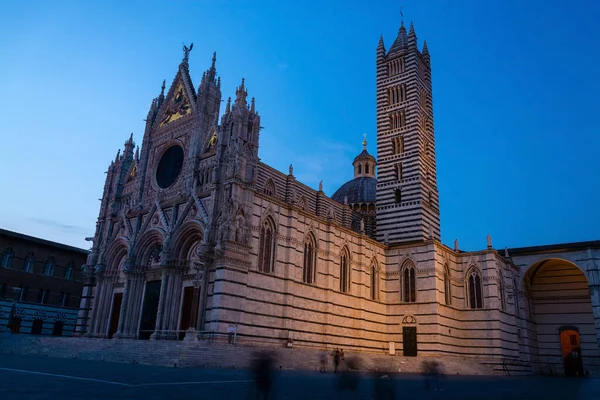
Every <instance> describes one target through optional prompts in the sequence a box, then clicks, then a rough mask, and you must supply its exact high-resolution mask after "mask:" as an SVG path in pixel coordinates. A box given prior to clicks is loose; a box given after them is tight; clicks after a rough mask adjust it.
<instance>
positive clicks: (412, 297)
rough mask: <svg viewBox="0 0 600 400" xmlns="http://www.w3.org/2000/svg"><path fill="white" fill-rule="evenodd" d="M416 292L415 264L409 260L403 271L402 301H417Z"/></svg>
mask: <svg viewBox="0 0 600 400" xmlns="http://www.w3.org/2000/svg"><path fill="white" fill-rule="evenodd" d="M416 292H417V291H416V278H415V266H414V264H413V263H412V262H410V261H408V262H407V263H406V264H405V265H404V268H403V271H402V301H404V302H405V303H414V302H416V301H417V296H416Z"/></svg>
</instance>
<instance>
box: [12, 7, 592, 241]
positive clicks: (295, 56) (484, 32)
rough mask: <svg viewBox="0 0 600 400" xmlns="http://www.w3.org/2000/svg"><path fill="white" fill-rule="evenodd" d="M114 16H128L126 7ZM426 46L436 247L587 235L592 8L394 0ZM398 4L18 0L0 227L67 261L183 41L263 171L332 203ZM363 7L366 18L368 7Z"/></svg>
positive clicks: (370, 105) (195, 74)
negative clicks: (256, 146) (249, 112)
mask: <svg viewBox="0 0 600 400" xmlns="http://www.w3.org/2000/svg"><path fill="white" fill-rule="evenodd" d="M125 3H126V4H125ZM402 4H403V11H404V18H405V21H406V23H407V25H408V23H409V22H410V21H413V22H414V25H415V28H416V32H417V37H418V39H419V45H422V41H423V40H424V39H426V40H427V44H428V47H429V51H430V53H431V58H432V68H433V72H432V74H433V90H434V92H433V102H434V121H435V135H436V151H437V166H438V185H439V191H440V202H441V218H442V241H443V242H444V243H446V244H449V245H452V242H453V240H454V239H455V238H458V239H459V243H460V247H461V248H462V249H466V250H476V249H481V248H484V247H485V245H486V235H487V234H490V235H492V238H493V244H494V246H495V247H497V248H504V246H508V247H515V246H526V245H538V244H552V243H564V242H570V241H582V240H592V239H599V238H600V235H599V233H598V227H599V226H600V211H599V210H598V203H599V195H600V178H599V174H598V172H599V169H600V167H599V164H598V161H597V160H598V149H599V147H600V134H599V132H598V125H597V123H596V119H597V115H598V112H597V109H596V108H597V106H598V104H599V102H598V99H597V93H599V92H600V78H599V77H598V73H597V65H598V63H599V62H600V56H599V54H598V40H599V39H600V26H599V25H598V23H597V21H599V20H600V3H597V2H591V1H578V0H575V1H570V2H569V3H568V4H566V3H564V2H558V1H532V0H530V1H518V0H502V1H491V0H490V1H479V0H477V1H476V0H463V1H445V0H444V1H442V0H440V1H409V0H406V1H403V2H402ZM399 5H400V2H397V1H382V0H379V1H377V2H364V1H301V2H298V1H259V0H253V1H241V0H240V1H173V2H169V5H167V3H165V2H162V1H160V2H159V1H129V2H120V1H102V2H82V1H54V2H48V1H27V0H24V1H19V2H16V1H14V2H12V3H9V2H2V4H1V5H0V54H2V62H0V82H1V87H2V94H3V96H1V97H0V110H2V111H1V112H0V115H2V117H3V118H2V119H3V123H2V124H1V125H0V138H1V139H2V142H1V143H2V157H0V168H1V170H2V171H3V179H2V181H3V190H2V200H1V203H0V205H1V207H0V226H1V227H3V228H6V229H11V230H16V231H19V232H23V233H26V234H30V235H34V236H39V237H43V238H47V239H50V240H55V241H59V242H63V243H67V244H71V245H75V246H79V247H86V248H87V247H88V243H86V242H84V240H83V239H84V237H85V236H90V235H92V234H93V233H94V227H95V221H96V218H97V216H98V208H99V205H100V202H99V200H98V199H99V198H100V197H101V196H102V190H103V185H104V178H105V175H104V172H105V171H106V169H107V167H108V165H109V163H110V161H111V160H112V159H114V157H115V154H116V152H117V150H118V149H119V148H122V146H123V143H124V142H125V140H126V139H127V138H128V137H129V134H130V133H131V132H133V134H134V139H135V140H136V142H137V143H138V144H141V139H142V134H143V129H144V121H143V119H144V118H145V117H146V114H147V112H148V108H149V106H150V102H151V101H152V99H153V98H154V97H156V96H157V95H158V93H159V91H160V85H161V82H162V80H163V79H166V80H167V83H170V82H171V81H172V79H173V78H174V76H175V73H176V72H177V66H178V64H179V62H180V60H181V58H182V50H181V47H182V46H181V44H182V42H185V43H186V44H189V43H190V42H193V43H194V49H193V51H192V53H191V54H190V71H191V75H192V79H193V81H194V85H195V86H198V84H199V83H200V78H201V76H202V72H203V71H204V70H205V69H206V68H208V67H209V66H210V59H211V56H212V52H213V51H217V58H218V60H217V71H218V74H219V75H220V76H221V79H222V90H223V98H224V99H226V98H227V97H228V96H234V91H235V87H236V86H237V85H238V84H239V82H240V81H241V78H242V77H244V78H245V79H246V85H247V88H248V90H249V95H250V96H254V97H256V106H257V109H258V111H259V113H260V115H261V118H262V119H261V122H262V125H263V126H264V127H265V129H264V130H263V131H262V133H261V138H260V140H261V143H260V145H261V147H260V152H259V155H260V157H261V159H262V160H263V161H264V162H266V163H268V164H270V165H272V166H274V167H276V168H278V169H279V170H282V171H287V167H288V165H289V164H290V163H293V164H294V173H295V174H296V176H297V178H298V179H299V180H301V181H303V182H304V183H306V184H308V185H310V186H312V187H314V188H317V187H318V182H319V181H320V180H321V179H322V180H323V182H324V189H325V192H326V193H327V194H329V195H331V194H333V192H334V191H335V190H336V189H337V188H338V187H339V186H340V185H342V184H343V183H344V182H346V181H347V180H349V179H351V178H352V167H351V162H352V159H353V158H354V156H355V155H356V154H358V153H359V152H360V150H361V145H360V142H361V140H362V134H363V132H366V133H367V134H368V139H369V150H370V152H371V153H372V154H375V153H376V146H375V48H376V46H377V41H378V39H379V35H380V34H383V36H384V40H385V43H386V46H387V47H388V48H389V46H390V45H391V43H392V42H393V40H394V38H395V36H396V33H397V31H398V28H399V24H400V16H399ZM375 6H377V7H375Z"/></svg>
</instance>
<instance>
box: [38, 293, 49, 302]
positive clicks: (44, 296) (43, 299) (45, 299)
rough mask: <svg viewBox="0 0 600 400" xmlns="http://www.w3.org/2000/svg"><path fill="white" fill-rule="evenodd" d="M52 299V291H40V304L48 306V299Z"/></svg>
mask: <svg viewBox="0 0 600 400" xmlns="http://www.w3.org/2000/svg"><path fill="white" fill-rule="evenodd" d="M49 297H50V289H46V290H44V289H40V291H39V292H38V303H40V304H47V303H48V298H49Z"/></svg>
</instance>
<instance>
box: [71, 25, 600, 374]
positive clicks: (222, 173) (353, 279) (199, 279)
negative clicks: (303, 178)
mask: <svg viewBox="0 0 600 400" xmlns="http://www.w3.org/2000/svg"><path fill="white" fill-rule="evenodd" d="M184 50H185V54H184V58H183V61H182V62H181V63H180V65H179V68H178V71H177V74H176V76H175V78H174V80H173V82H172V83H171V85H170V88H169V89H168V91H167V93H165V84H163V88H162V91H161V93H160V95H159V96H158V97H157V98H156V99H154V100H153V101H152V104H151V107H150V111H149V113H148V116H147V119H146V127H145V131H144V136H143V140H142V145H141V149H138V148H136V146H135V143H134V142H133V138H129V140H127V141H126V142H125V147H124V151H123V153H122V154H121V153H120V152H119V153H118V154H117V157H116V158H115V160H114V161H113V162H111V164H110V166H109V168H108V173H107V177H106V183H105V186H104V193H103V196H102V202H101V206H100V213H99V218H98V222H97V225H96V233H95V235H94V237H93V238H89V239H90V240H92V241H93V246H92V251H91V253H90V255H89V257H88V260H87V262H86V264H85V265H84V267H83V269H84V273H85V274H86V276H87V277H88V285H87V286H86V288H85V289H84V293H83V300H82V307H81V311H80V315H79V319H80V325H81V327H82V328H81V330H80V334H85V335H88V336H92V337H101V338H121V339H154V340H161V339H181V340H198V339H202V338H203V337H204V336H205V335H206V334H207V333H212V332H216V333H220V334H223V335H225V334H227V333H228V332H232V331H235V333H236V340H238V341H242V342H248V343H251V342H260V343H261V344H270V345H273V346H307V347H316V348H332V347H342V348H345V349H348V350H357V351H364V352H385V353H387V354H392V355H394V354H400V355H404V356H416V355H449V356H462V357H474V358H479V359H481V360H484V361H490V362H492V361H493V362H501V363H504V364H506V363H507V362H509V363H512V364H511V365H525V366H526V367H527V368H532V369H536V368H537V369H538V370H540V369H543V368H558V369H560V368H565V369H566V368H567V366H566V365H567V364H566V361H565V360H567V358H568V357H571V358H572V353H573V352H575V351H579V352H580V354H582V357H580V359H581V358H582V359H583V360H584V361H583V363H584V366H585V368H587V369H598V368H599V365H600V351H599V348H598V344H599V342H600V291H599V288H600V273H599V272H598V271H599V269H600V267H599V265H600V242H586V243H578V244H571V245H563V246H554V247H553V246H542V247H536V248H521V249H503V250H500V251H498V250H496V249H495V248H494V247H493V245H492V241H491V238H490V237H488V246H487V248H486V249H483V250H481V251H475V252H467V251H462V250H460V249H459V247H458V244H457V243H456V242H455V245H454V246H453V247H454V248H450V247H448V246H445V245H443V244H442V243H441V242H440V214H439V201H438V190H437V180H436V179H437V178H436V162H435V137H434V123H433V101H432V86H431V59H430V54H429V51H428V49H427V45H426V44H423V45H422V46H421V47H419V46H418V44H417V36H416V34H415V31H414V29H413V26H412V24H411V26H410V29H409V31H408V32H407V30H406V28H405V27H404V26H403V25H402V26H401V27H400V29H399V32H398V36H397V37H396V39H395V41H394V42H393V44H392V46H391V47H390V48H389V50H386V48H385V45H384V41H383V38H381V39H380V41H379V44H378V46H377V48H376V55H375V61H376V71H377V86H376V90H377V116H376V117H377V159H376V158H375V157H373V156H372V155H370V154H369V153H368V152H367V150H366V142H364V147H363V150H362V152H361V153H360V154H359V155H358V156H357V157H356V158H355V160H354V163H353V168H354V179H353V180H351V181H349V182H347V183H346V184H344V185H343V186H342V187H340V188H339V190H338V191H336V192H335V193H334V194H333V195H332V197H331V198H330V197H328V196H326V195H325V193H324V192H323V190H322V187H319V188H318V190H315V189H313V188H310V187H308V186H306V185H304V184H302V183H301V182H298V181H297V180H296V179H295V177H294V173H293V167H292V166H291V165H290V168H289V171H288V173H282V172H280V171H277V170H275V169H274V168H272V167H270V166H268V165H266V164H264V163H262V162H260V160H259V157H258V151H259V137H260V130H261V125H260V116H259V114H258V112H257V107H256V104H255V100H254V98H252V99H249V98H248V92H247V89H246V84H245V82H244V80H243V79H242V80H241V83H240V85H239V86H238V88H237V90H236V93H235V96H234V97H233V98H229V99H228V100H227V102H226V106H225V110H224V112H223V114H222V115H220V102H221V96H222V94H221V89H220V77H217V72H216V56H213V59H212V65H211V66H210V68H209V69H208V70H207V71H206V72H205V73H204V74H203V77H202V81H201V83H200V85H199V87H198V88H197V90H196V88H195V87H194V86H193V84H192V81H191V78H190V75H189V63H188V55H189V51H190V50H191V49H190V48H187V47H186V48H185V49H184ZM569 365H571V364H569Z"/></svg>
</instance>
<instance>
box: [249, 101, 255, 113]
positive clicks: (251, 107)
mask: <svg viewBox="0 0 600 400" xmlns="http://www.w3.org/2000/svg"><path fill="white" fill-rule="evenodd" d="M251 104H252V105H251V106H250V111H251V112H252V113H254V112H255V111H256V109H255V104H254V97H253V98H252V103H251Z"/></svg>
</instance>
